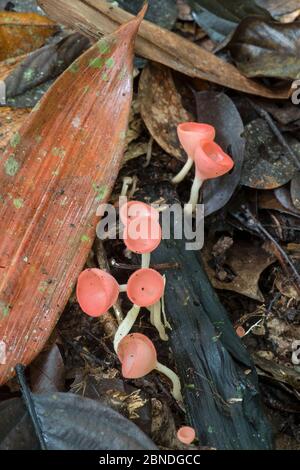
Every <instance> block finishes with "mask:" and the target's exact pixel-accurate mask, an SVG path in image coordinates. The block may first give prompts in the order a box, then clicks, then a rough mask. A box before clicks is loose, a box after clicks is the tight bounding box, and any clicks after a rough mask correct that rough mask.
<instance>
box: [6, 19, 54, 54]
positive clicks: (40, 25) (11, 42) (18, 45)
mask: <svg viewBox="0 0 300 470" xmlns="http://www.w3.org/2000/svg"><path fill="white" fill-rule="evenodd" d="M56 31H57V26H56V25H55V24H54V23H53V21H51V20H50V19H49V18H46V17H45V16H41V15H38V14H37V13H15V12H7V11H0V60H4V59H8V58H9V57H15V56H18V55H21V54H26V53H27V52H31V51H34V50H35V49H37V48H38V47H41V46H42V45H43V44H44V43H45V41H46V39H47V38H48V37H50V36H52V35H53V34H54V33H55V32H56Z"/></svg>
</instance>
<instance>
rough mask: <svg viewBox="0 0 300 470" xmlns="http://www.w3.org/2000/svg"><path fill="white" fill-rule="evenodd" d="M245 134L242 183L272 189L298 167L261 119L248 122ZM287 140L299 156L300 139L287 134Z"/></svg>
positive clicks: (286, 179)
mask: <svg viewBox="0 0 300 470" xmlns="http://www.w3.org/2000/svg"><path fill="white" fill-rule="evenodd" d="M244 137H245V139H246V150H245V161H244V166H243V170H242V177H241V183H242V184H244V185H245V186H249V187H250V188H256V189H274V188H278V187H279V186H282V185H283V184H285V183H287V182H288V181H290V180H291V178H292V177H293V176H294V174H295V172H296V171H297V167H296V165H295V163H294V161H293V160H292V159H291V158H290V156H289V154H288V152H287V151H286V150H285V148H284V147H282V145H281V144H280V143H279V142H278V140H277V138H276V137H275V136H274V134H273V132H272V131H271V130H270V127H269V125H268V124H267V122H266V121H265V120H264V119H261V118H258V119H254V120H253V121H252V122H250V123H249V124H247V125H246V126H245V133H244ZM286 140H287V141H288V143H289V145H290V146H291V148H292V149H293V151H294V152H295V154H296V155H298V157H299V158H300V143H299V141H298V140H297V139H295V138H293V137H290V136H288V135H287V136H286Z"/></svg>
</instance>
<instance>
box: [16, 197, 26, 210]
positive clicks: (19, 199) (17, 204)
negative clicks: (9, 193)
mask: <svg viewBox="0 0 300 470" xmlns="http://www.w3.org/2000/svg"><path fill="white" fill-rule="evenodd" d="M13 204H14V206H15V208H16V209H21V207H23V206H24V201H23V199H21V198H18V199H14V200H13Z"/></svg>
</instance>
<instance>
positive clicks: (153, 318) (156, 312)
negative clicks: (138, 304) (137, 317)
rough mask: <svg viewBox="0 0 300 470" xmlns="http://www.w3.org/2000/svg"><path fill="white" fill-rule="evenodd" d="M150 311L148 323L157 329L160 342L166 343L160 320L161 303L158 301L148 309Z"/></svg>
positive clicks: (166, 336) (165, 335)
mask: <svg viewBox="0 0 300 470" xmlns="http://www.w3.org/2000/svg"><path fill="white" fill-rule="evenodd" d="M148 310H149V311H150V322H151V324H152V325H153V326H154V327H155V328H156V329H157V331H158V333H159V337H160V339H161V340H162V341H168V339H169V338H168V335H167V334H166V330H165V326H164V324H163V322H162V319H161V302H160V300H159V301H158V302H156V303H155V304H154V305H151V306H150V307H149V309H148Z"/></svg>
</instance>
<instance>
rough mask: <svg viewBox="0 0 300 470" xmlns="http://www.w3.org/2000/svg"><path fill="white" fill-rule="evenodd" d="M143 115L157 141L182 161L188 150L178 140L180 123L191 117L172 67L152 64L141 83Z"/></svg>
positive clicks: (140, 92)
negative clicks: (176, 85) (183, 102)
mask: <svg viewBox="0 0 300 470" xmlns="http://www.w3.org/2000/svg"><path fill="white" fill-rule="evenodd" d="M139 99H140V106H141V115H142V118H143V120H144V122H145V124H146V126H147V128H148V130H149V132H150V134H151V135H152V137H153V138H154V139H155V140H156V142H157V143H158V144H159V145H160V146H161V147H162V148H163V149H164V150H165V151H166V152H167V153H169V154H170V155H173V156H174V157H176V158H178V159H179V160H181V161H183V162H184V161H185V160H186V154H185V152H184V151H183V149H182V147H181V146H180V144H179V140H178V137H177V125H178V124H179V123H180V122H184V121H190V120H192V117H191V116H190V115H189V114H188V112H187V111H186V110H185V109H184V107H183V105H182V102H181V96H180V94H179V93H178V91H177V90H176V87H175V84H174V81H173V77H172V73H171V70H170V69H167V68H166V67H162V66H159V65H156V64H149V65H148V66H147V67H145V69H144V70H143V72H142V75H141V78H140V83H139Z"/></svg>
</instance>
